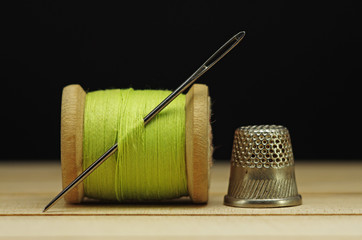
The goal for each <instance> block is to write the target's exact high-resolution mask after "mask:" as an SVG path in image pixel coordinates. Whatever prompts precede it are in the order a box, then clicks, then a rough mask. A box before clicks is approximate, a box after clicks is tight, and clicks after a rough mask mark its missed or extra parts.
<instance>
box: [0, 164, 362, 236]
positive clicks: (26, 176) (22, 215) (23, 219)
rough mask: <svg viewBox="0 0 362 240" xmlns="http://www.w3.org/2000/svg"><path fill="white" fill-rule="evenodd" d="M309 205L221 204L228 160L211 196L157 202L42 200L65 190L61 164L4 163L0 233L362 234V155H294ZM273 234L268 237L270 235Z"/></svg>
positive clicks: (216, 173) (214, 178)
mask: <svg viewBox="0 0 362 240" xmlns="http://www.w3.org/2000/svg"><path fill="white" fill-rule="evenodd" d="M296 162H297V163H296V177H297V185H298V190H299V193H300V194H301V195H302V197H303V204H302V205H301V206H297V207H287V208H270V209H267V208H264V209H253V208H233V207H227V206H224V205H223V196H224V195H225V193H226V191H227V185H228V178H229V168H230V166H229V163H228V162H221V161H220V162H216V163H215V164H214V167H213V168H212V173H211V186H210V200H209V203H208V204H207V205H193V204H190V202H189V200H188V199H181V200H177V201H173V202H168V203H159V204H149V205H146V204H133V205H129V204H128V205H122V204H104V203H97V202H89V203H85V204H81V205H69V204H66V203H64V202H63V201H62V200H61V201H60V202H59V203H57V204H56V205H55V206H54V207H53V208H51V209H50V210H49V211H48V212H46V213H42V209H43V208H44V206H45V205H46V204H47V203H48V202H49V201H50V200H51V199H52V198H53V197H54V196H55V195H56V194H57V193H58V192H59V191H60V189H61V176H60V174H61V173H60V164H59V163H57V162H30V161H27V162H20V161H12V162H3V163H0V239H9V237H12V238H11V239H45V238H47V239H48V238H49V237H50V236H52V237H55V239H65V238H67V239H68V238H74V239H79V238H81V237H83V238H87V239H98V238H99V239H115V238H118V237H120V236H123V237H127V238H129V237H133V239H138V238H142V237H145V236H147V237H152V238H154V239H166V238H167V239H169V238H170V237H173V238H176V237H177V238H184V237H188V238H190V239H202V238H205V239H206V238H207V239H215V238H223V239H224V238H226V237H228V238H232V239H233V238H235V239H237V238H238V239H240V236H243V237H244V239H248V238H256V239H291V237H293V238H294V239H303V238H306V237H311V239H327V238H328V239H345V238H348V239H362V161H354V162H348V161H343V160H340V161H338V162H337V161H323V162H318V161H314V162H312V161H311V162H302V161H301V162H298V161H296ZM266 237H267V238H266Z"/></svg>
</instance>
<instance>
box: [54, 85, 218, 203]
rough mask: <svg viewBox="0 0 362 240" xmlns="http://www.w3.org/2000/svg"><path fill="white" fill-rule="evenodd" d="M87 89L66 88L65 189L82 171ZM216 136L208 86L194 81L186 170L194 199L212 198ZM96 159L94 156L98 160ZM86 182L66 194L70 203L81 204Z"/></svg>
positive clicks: (188, 111) (189, 98) (63, 126)
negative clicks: (212, 129)
mask: <svg viewBox="0 0 362 240" xmlns="http://www.w3.org/2000/svg"><path fill="white" fill-rule="evenodd" d="M85 98H86V92H85V91H84V90H83V88H82V87H81V86H80V85H77V84H73V85H68V86H66V87H65V88H64V89H63V96H62V109H61V110H62V112H61V164H62V183H63V188H65V187H66V186H68V185H69V183H71V182H72V181H73V180H74V179H75V178H76V177H77V176H78V175H79V174H81V172H82V161H83V160H82V158H83V118H84V106H85ZM211 141H212V135H211V125H210V98H209V92H208V87H207V86H206V85H204V84H194V85H193V86H192V87H191V89H190V90H189V92H188V93H187V94H186V171H187V183H188V192H189V194H190V197H191V199H192V201H193V202H195V203H206V202H207V200H208V188H209V187H208V185H209V171H210V167H211V163H212V144H211ZM95 160H96V159H94V161H95ZM83 197H84V189H83V183H80V184H79V185H78V186H77V187H75V188H74V189H72V190H71V191H70V192H69V193H67V194H66V195H65V197H64V198H65V200H66V202H68V203H80V202H81V201H82V200H83Z"/></svg>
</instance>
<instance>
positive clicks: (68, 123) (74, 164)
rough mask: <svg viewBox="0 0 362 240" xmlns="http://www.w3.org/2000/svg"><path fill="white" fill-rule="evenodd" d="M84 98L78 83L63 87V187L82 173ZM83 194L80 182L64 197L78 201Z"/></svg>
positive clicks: (61, 137)
mask: <svg viewBox="0 0 362 240" xmlns="http://www.w3.org/2000/svg"><path fill="white" fill-rule="evenodd" d="M85 98H86V92H85V91H84V90H83V88H82V87H81V86H80V85H78V84H72V85H68V86H66V87H65V88H64V89H63V95H62V106H61V109H62V112H61V131H60V147H61V163H62V183H63V188H65V187H67V186H68V185H69V184H70V183H71V182H72V181H73V180H74V179H75V178H76V177H78V176H79V175H80V174H81V173H82V165H83V163H82V158H83V119H84V106H85ZM83 196H84V186H83V183H80V184H78V186H76V187H74V188H73V189H72V190H71V191H70V192H69V193H68V194H67V195H66V196H65V197H64V199H65V200H66V201H67V202H70V203H80V202H81V201H82V199H83Z"/></svg>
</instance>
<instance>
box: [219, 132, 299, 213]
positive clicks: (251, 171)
mask: <svg viewBox="0 0 362 240" xmlns="http://www.w3.org/2000/svg"><path fill="white" fill-rule="evenodd" d="M301 203H302V197H301V196H300V195H299V194H298V190H297V184H296V181H295V173H294V157H293V151H292V145H291V140H290V135H289V131H288V129H287V128H285V127H283V126H277V125H260V126H245V127H241V128H238V129H236V131H235V136H234V144H233V150H232V157H231V171H230V180H229V189H228V194H227V195H226V196H225V197H224V204H225V205H228V206H233V207H286V206H295V205H300V204H301Z"/></svg>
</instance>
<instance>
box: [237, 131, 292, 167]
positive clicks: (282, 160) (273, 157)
mask: <svg viewBox="0 0 362 240" xmlns="http://www.w3.org/2000/svg"><path fill="white" fill-rule="evenodd" d="M231 163H232V165H233V166H235V167H243V168H282V167H286V166H292V165H294V157H293V151H292V145H291V140H290V135H289V131H288V129H287V128H285V127H283V126H280V125H257V126H243V127H240V128H238V129H236V131H235V136H234V144H233V150H232V156H231Z"/></svg>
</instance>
